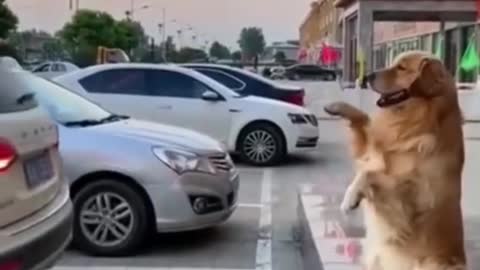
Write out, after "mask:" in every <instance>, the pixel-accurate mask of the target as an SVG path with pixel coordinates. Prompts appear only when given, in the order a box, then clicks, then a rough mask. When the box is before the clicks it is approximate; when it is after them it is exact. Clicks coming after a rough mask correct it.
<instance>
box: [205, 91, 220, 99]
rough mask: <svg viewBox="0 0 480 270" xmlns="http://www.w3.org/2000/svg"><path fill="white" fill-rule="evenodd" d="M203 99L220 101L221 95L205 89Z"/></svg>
mask: <svg viewBox="0 0 480 270" xmlns="http://www.w3.org/2000/svg"><path fill="white" fill-rule="evenodd" d="M202 99H203V100H207V101H218V100H220V95H219V94H217V93H215V92H213V91H205V92H203V94H202Z"/></svg>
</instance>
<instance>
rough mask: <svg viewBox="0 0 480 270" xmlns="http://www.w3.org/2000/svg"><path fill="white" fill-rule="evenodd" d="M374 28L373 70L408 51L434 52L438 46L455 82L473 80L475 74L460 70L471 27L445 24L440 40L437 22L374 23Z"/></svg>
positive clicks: (471, 31)
mask: <svg viewBox="0 0 480 270" xmlns="http://www.w3.org/2000/svg"><path fill="white" fill-rule="evenodd" d="M374 28H375V32H374V44H375V46H374V53H373V57H374V68H382V67H385V66H388V65H389V64H390V63H391V62H392V61H393V59H394V58H395V57H396V56H397V55H398V54H399V53H401V52H404V51H408V50H424V51H428V52H431V53H436V51H437V50H438V47H439V44H440V48H441V56H442V58H443V60H444V63H445V65H446V66H447V68H448V70H449V71H450V72H451V73H452V75H454V76H455V78H456V79H457V81H460V82H472V81H474V80H476V76H475V71H471V72H466V71H464V70H462V69H460V68H459V62H460V59H461V57H462V55H463V53H464V52H465V50H466V48H467V46H468V43H469V41H470V40H471V39H472V37H473V36H474V28H475V27H474V24H465V23H463V24H461V23H446V24H445V32H444V35H443V37H442V35H441V34H440V23H437V22H377V23H375V26H374Z"/></svg>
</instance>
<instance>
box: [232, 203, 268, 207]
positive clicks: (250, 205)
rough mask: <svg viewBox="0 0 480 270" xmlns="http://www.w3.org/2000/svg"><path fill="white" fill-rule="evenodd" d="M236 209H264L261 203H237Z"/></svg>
mask: <svg viewBox="0 0 480 270" xmlns="http://www.w3.org/2000/svg"><path fill="white" fill-rule="evenodd" d="M238 207H242V208H262V207H264V205H263V204H261V203H239V204H238Z"/></svg>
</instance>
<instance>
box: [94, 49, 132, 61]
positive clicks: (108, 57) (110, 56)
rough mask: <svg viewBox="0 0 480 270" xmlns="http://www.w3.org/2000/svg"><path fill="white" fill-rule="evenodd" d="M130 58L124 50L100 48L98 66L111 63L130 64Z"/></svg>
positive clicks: (98, 50)
mask: <svg viewBox="0 0 480 270" xmlns="http://www.w3.org/2000/svg"><path fill="white" fill-rule="evenodd" d="M129 62H130V58H129V57H128V55H127V54H126V53H125V52H124V51H123V50H122V49H117V48H107V47H102V46H99V47H98V48H97V65H100V64H109V63H110V64H111V63H129Z"/></svg>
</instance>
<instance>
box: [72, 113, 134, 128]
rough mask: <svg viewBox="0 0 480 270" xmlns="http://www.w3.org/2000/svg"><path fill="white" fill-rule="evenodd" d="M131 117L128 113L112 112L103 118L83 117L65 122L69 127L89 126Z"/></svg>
mask: <svg viewBox="0 0 480 270" xmlns="http://www.w3.org/2000/svg"><path fill="white" fill-rule="evenodd" d="M129 118H130V116H126V115H118V114H111V115H109V116H107V117H105V118H101V119H83V120H78V121H70V122H65V123H63V124H64V125H65V126H67V127H75V126H80V127H87V126H95V125H101V124H105V123H109V122H115V121H120V120H125V119H129Z"/></svg>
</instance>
